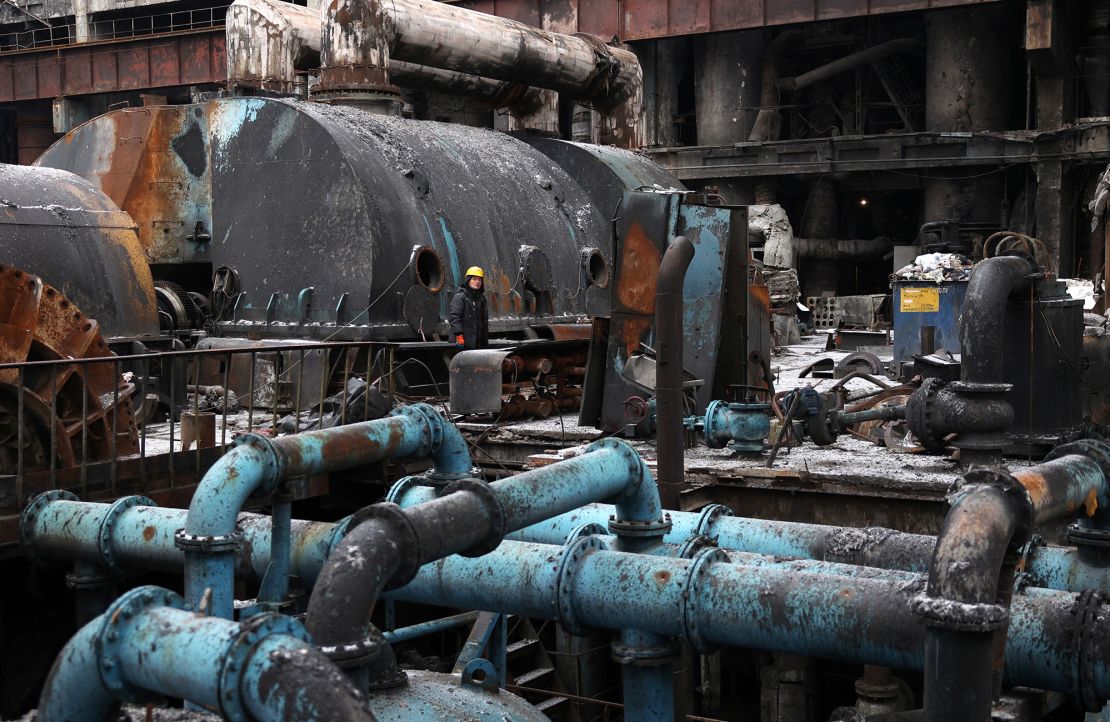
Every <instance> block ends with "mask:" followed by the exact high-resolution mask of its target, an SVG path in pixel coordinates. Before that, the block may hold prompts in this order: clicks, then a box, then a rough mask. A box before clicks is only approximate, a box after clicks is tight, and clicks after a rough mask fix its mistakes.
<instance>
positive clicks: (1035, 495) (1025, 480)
mask: <svg viewBox="0 0 1110 722" xmlns="http://www.w3.org/2000/svg"><path fill="white" fill-rule="evenodd" d="M1014 478H1016V479H1017V480H1018V481H1019V482H1020V483H1021V485H1022V486H1024V487H1025V490H1026V491H1028V492H1029V498H1030V499H1032V500H1033V505H1034V506H1036V507H1037V508H1043V507H1044V502H1045V499H1047V498H1048V482H1047V481H1046V480H1045V478H1044V476H1042V475H1041V474H1038V473H1036V472H1033V471H1024V472H1019V473H1017V474H1015V475H1014Z"/></svg>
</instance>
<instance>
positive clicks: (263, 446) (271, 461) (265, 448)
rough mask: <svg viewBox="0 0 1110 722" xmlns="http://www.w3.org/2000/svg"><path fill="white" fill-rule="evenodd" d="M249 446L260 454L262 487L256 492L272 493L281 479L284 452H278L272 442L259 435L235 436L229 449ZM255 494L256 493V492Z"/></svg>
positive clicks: (278, 449)
mask: <svg viewBox="0 0 1110 722" xmlns="http://www.w3.org/2000/svg"><path fill="white" fill-rule="evenodd" d="M239 446H249V447H251V448H252V449H254V450H255V451H259V452H261V454H262V470H263V473H262V476H261V479H262V486H260V487H259V489H258V491H259V492H262V493H264V494H270V493H273V491H274V490H275V489H276V488H277V485H278V481H279V480H280V478H281V473H282V469H284V468H285V452H284V451H281V450H280V447H278V446H277V445H276V444H274V442H273V441H271V440H270V439H269V438H267V437H265V436H262V435H261V434H242V435H241V436H236V437H235V438H234V439H233V440H232V442H231V447H232V448H236V447H239ZM256 493H257V492H256Z"/></svg>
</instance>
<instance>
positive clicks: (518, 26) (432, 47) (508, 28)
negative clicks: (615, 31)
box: [320, 0, 642, 110]
mask: <svg viewBox="0 0 1110 722" xmlns="http://www.w3.org/2000/svg"><path fill="white" fill-rule="evenodd" d="M321 33H322V37H323V41H322V48H321V64H322V67H321V68H320V85H321V88H320V89H321V90H322V91H328V92H340V93H343V92H364V91H375V90H378V89H381V88H382V87H383V86H388V85H389V83H390V78H389V65H388V64H389V62H390V60H391V59H393V58H397V59H398V60H405V61H408V62H411V63H419V64H421V65H427V66H431V67H434V68H442V69H444V70H453V71H459V72H464V73H472V74H474V75H480V76H483V77H488V78H496V79H498V80H506V81H509V82H513V83H524V84H529V85H534V86H536V87H540V88H547V89H550V90H554V91H557V92H559V93H564V94H567V95H569V96H571V97H573V98H574V99H575V100H579V101H589V102H591V103H592V104H593V105H595V106H597V107H599V108H600V109H602V110H612V109H614V108H615V107H616V106H618V105H619V104H620V103H621V102H623V101H625V100H626V99H629V98H632V97H634V96H639V95H640V94H641V92H642V88H641V86H642V72H641V69H640V63H639V61H638V60H637V58H636V56H635V55H634V54H633V53H632V52H630V51H628V50H624V49H621V48H612V47H609V46H607V45H605V44H604V43H602V42H601V41H600V40H598V39H596V38H594V37H593V36H587V35H565V34H562V33H554V32H549V31H547V30H539V29H537V28H533V27H530V26H528V25H525V24H524V23H519V22H516V21H515V20H508V19H506V18H500V17H496V16H493V15H487V14H485V13H479V12H475V11H473V10H468V9H466V8H463V7H459V6H456V5H449V4H445V3H440V2H435V1H434V0H331V2H330V3H328V4H327V5H325V6H324V13H323V28H322V31H321Z"/></svg>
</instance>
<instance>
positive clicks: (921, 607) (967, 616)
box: [910, 594, 1010, 632]
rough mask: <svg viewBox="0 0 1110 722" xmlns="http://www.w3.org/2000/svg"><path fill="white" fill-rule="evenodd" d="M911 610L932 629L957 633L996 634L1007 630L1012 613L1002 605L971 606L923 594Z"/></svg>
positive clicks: (918, 597)
mask: <svg viewBox="0 0 1110 722" xmlns="http://www.w3.org/2000/svg"><path fill="white" fill-rule="evenodd" d="M910 609H911V611H913V613H914V614H916V615H917V616H919V617H921V618H922V621H923V622H925V624H927V625H929V626H930V627H936V628H938V629H949V630H952V631H956V632H993V631H995V630H998V629H1001V628H1002V627H1003V626H1005V624H1006V621H1007V620H1008V619H1009V618H1010V611H1009V610H1008V609H1007V608H1006V607H1004V606H1003V605H1001V604H971V603H967V602H957V601H954V600H952V599H943V598H940V597H932V596H929V595H928V594H919V595H917V596H916V597H914V598H913V599H912V600H910Z"/></svg>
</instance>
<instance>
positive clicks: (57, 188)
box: [0, 165, 158, 360]
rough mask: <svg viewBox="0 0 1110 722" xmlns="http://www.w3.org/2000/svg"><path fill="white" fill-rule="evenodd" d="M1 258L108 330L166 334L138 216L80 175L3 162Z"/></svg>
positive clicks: (121, 334) (113, 334) (109, 334)
mask: <svg viewBox="0 0 1110 722" xmlns="http://www.w3.org/2000/svg"><path fill="white" fill-rule="evenodd" d="M0 263H2V264H4V265H7V266H11V267H14V268H18V269H21V270H23V271H25V272H28V273H31V274H34V275H36V276H39V277H40V278H41V279H42V280H43V282H45V283H46V284H49V285H50V286H53V287H54V288H56V289H57V290H58V291H59V292H60V293H61V294H63V295H64V296H65V297H66V298H68V299H69V301H70V302H72V304H75V305H76V306H77V307H79V308H80V309H81V311H82V312H83V313H84V314H85V316H87V317H89V318H92V319H96V321H97V322H98V323H99V326H100V332H101V333H102V334H103V335H104V336H105V338H109V339H120V338H135V339H141V338H143V337H152V336H157V334H158V313H157V306H156V303H155V296H154V284H153V282H152V281H151V275H150V269H149V267H148V265H147V259H146V257H145V256H144V255H143V253H142V250H141V248H140V246H139V242H138V239H137V238H136V235H135V224H134V222H133V221H132V220H131V218H130V217H128V215H127V214H126V213H123V212H122V211H120V209H119V208H118V207H117V206H116V204H115V203H113V202H112V200H111V199H110V198H108V197H107V196H106V195H105V194H104V193H103V192H102V191H101V190H100V189H99V188H98V187H96V186H95V185H94V184H93V183H90V182H89V181H87V180H85V179H83V178H81V177H79V176H76V175H74V174H72V173H66V172H64V171H60V170H55V169H53V168H33V167H27V166H17V165H0ZM11 302H12V301H11V299H5V298H0V303H11ZM9 360H10V359H9Z"/></svg>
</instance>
